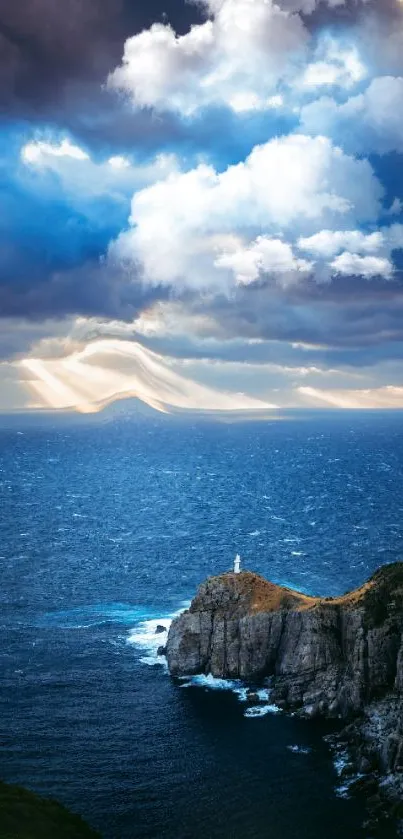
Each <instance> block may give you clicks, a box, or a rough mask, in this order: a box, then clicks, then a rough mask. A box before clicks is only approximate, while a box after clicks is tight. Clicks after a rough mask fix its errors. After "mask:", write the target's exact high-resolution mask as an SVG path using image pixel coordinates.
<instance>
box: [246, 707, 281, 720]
mask: <svg viewBox="0 0 403 839" xmlns="http://www.w3.org/2000/svg"><path fill="white" fill-rule="evenodd" d="M280 712H281V708H279V707H278V705H273V704H271V703H269V704H267V705H251V707H250V708H247V709H246V711H244V717H248V718H249V719H250V718H252V719H253V718H255V717H265V716H266V714H279V713H280Z"/></svg>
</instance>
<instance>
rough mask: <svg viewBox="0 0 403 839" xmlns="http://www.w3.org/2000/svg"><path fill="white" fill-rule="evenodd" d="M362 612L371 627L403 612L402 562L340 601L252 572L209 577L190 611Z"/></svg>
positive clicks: (234, 612) (377, 575) (384, 569)
mask: <svg viewBox="0 0 403 839" xmlns="http://www.w3.org/2000/svg"><path fill="white" fill-rule="evenodd" d="M330 605H333V606H342V607H344V608H346V609H354V608H363V609H365V611H366V613H367V615H368V616H369V617H370V618H371V622H372V623H375V624H377V623H380V622H381V621H383V620H384V619H385V618H386V617H387V616H388V615H389V616H390V615H391V614H393V613H395V614H396V613H402V612H403V562H395V563H393V564H390V565H384V566H382V567H381V568H379V569H378V570H377V571H376V572H375V574H373V575H372V577H370V579H369V580H367V581H366V582H365V583H364V584H363V585H362V586H359V588H356V589H354V590H353V591H349V592H347V593H346V594H343V595H340V596H339V597H315V596H310V595H307V594H302V593H301V592H299V591H295V590H294V589H291V588H287V587H286V586H280V585H276V584H275V583H271V582H270V581H269V580H266V579H265V578H264V577H261V576H260V574H255V573H253V572H251V571H241V573H240V574H234V573H233V572H227V573H226V574H220V575H219V576H217V577H210V578H209V579H208V580H206V582H205V583H203V584H202V586H201V587H200V589H199V591H198V593H197V595H196V597H195V599H194V601H193V602H192V606H191V611H198V610H204V609H207V610H208V609H211V608H214V610H218V611H220V610H223V611H225V612H228V611H230V612H232V613H233V614H234V616H235V614H238V615H239V614H241V613H243V614H246V613H249V614H253V613H257V612H276V611H280V610H284V609H286V610H288V609H292V610H293V611H303V610H307V609H313V608H317V607H318V606H330Z"/></svg>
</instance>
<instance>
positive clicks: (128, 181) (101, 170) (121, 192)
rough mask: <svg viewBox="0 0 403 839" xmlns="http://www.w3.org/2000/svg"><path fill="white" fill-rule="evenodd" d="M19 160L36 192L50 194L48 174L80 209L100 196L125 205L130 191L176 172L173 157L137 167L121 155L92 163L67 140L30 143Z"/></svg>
mask: <svg viewBox="0 0 403 839" xmlns="http://www.w3.org/2000/svg"><path fill="white" fill-rule="evenodd" d="M21 160H22V161H23V163H24V164H25V165H26V166H27V167H28V168H29V169H30V170H31V172H32V173H33V174H34V175H35V176H36V178H37V184H38V188H39V189H41V190H43V189H46V188H53V190H54V181H51V182H49V180H48V181H47V180H46V178H47V177H48V176H49V174H50V175H51V176H56V178H57V180H58V184H59V186H60V189H61V190H63V193H64V194H65V195H68V197H69V199H70V200H72V201H73V202H74V204H75V205H79V206H80V207H83V206H88V204H89V203H90V202H92V201H94V200H96V199H99V198H102V197H104V196H107V197H109V198H111V199H112V200H114V201H116V202H118V203H121V202H122V201H124V202H127V200H128V196H130V195H131V194H132V193H133V191H134V190H138V189H141V188H142V187H144V186H146V185H148V184H151V183H154V182H155V181H158V180H159V179H161V178H165V177H167V176H168V175H169V174H170V173H171V172H173V171H175V170H176V169H177V159H176V157H175V155H174V154H158V155H156V157H154V158H153V159H151V160H148V161H145V162H141V163H139V162H137V161H135V160H131V159H129V158H128V157H125V156H123V155H112V156H111V157H107V158H106V159H104V160H101V161H98V160H93V159H92V158H91V156H90V154H89V152H87V151H86V150H85V149H82V148H81V147H80V146H78V145H76V144H74V143H72V142H71V140H70V139H69V138H67V137H63V138H62V139H61V140H60V141H59V142H57V141H56V142H55V141H53V142H48V141H45V140H42V139H39V138H37V139H34V140H30V141H29V142H28V143H26V144H25V145H24V146H23V147H22V148H21ZM40 179H42V180H40ZM33 186H35V183H33Z"/></svg>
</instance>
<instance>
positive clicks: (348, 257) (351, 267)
mask: <svg viewBox="0 0 403 839" xmlns="http://www.w3.org/2000/svg"><path fill="white" fill-rule="evenodd" d="M330 267H331V268H332V269H333V271H334V272H335V273H336V274H342V275H344V276H347V277H348V276H351V275H353V276H356V277H365V278H366V279H371V278H372V277H384V278H385V280H389V279H390V278H391V276H392V273H393V265H392V263H391V261H390V260H389V259H386V258H385V257H380V256H359V255H358V254H357V253H349V252H348V251H343V253H341V254H339V256H336V258H335V259H334V260H333V262H331V263H330Z"/></svg>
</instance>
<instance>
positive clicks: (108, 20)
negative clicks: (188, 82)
mask: <svg viewBox="0 0 403 839" xmlns="http://www.w3.org/2000/svg"><path fill="white" fill-rule="evenodd" d="M164 11H165V12H168V13H169V16H170V19H171V20H172V21H173V22H174V24H175V25H176V26H177V27H178V29H180V30H181V31H182V30H183V29H186V28H187V27H188V26H189V25H190V24H191V23H192V22H195V21H197V20H199V19H200V13H199V10H198V9H197V6H196V5H192V4H186V3H182V2H181V3H178V2H177V0H164V5H163V6H161V4H160V3H159V2H158V0H148V2H147V4H144V3H128V2H125V1H124V0H91V2H90V3H89V2H88V0H64V2H63V3H55V2H54V0H18V2H17V3H10V2H9V0H0V20H1V26H0V99H1V100H2V102H3V103H4V104H5V106H6V107H7V108H8V110H9V111H11V112H14V113H15V112H16V113H25V114H29V115H30V116H36V117H37V116H38V112H39V113H44V112H46V113H48V114H51V113H52V112H53V111H54V109H55V108H58V105H59V103H61V104H62V105H63V106H65V105H66V101H67V100H68V99H69V96H70V95H73V96H74V95H77V88H78V87H80V86H84V87H87V95H88V88H90V91H91V94H95V91H96V88H97V86H99V85H100V84H101V83H102V81H103V80H104V77H105V75H106V74H107V73H108V72H109V70H110V69H111V68H112V67H114V66H115V65H116V63H117V61H118V60H119V57H120V55H121V49H122V44H123V43H124V41H125V39H126V38H127V37H128V36H129V35H131V34H133V32H137V31H140V30H141V29H142V28H144V27H146V26H149V23H150V19H151V20H152V19H158V18H161V16H162V14H163V12H164Z"/></svg>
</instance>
